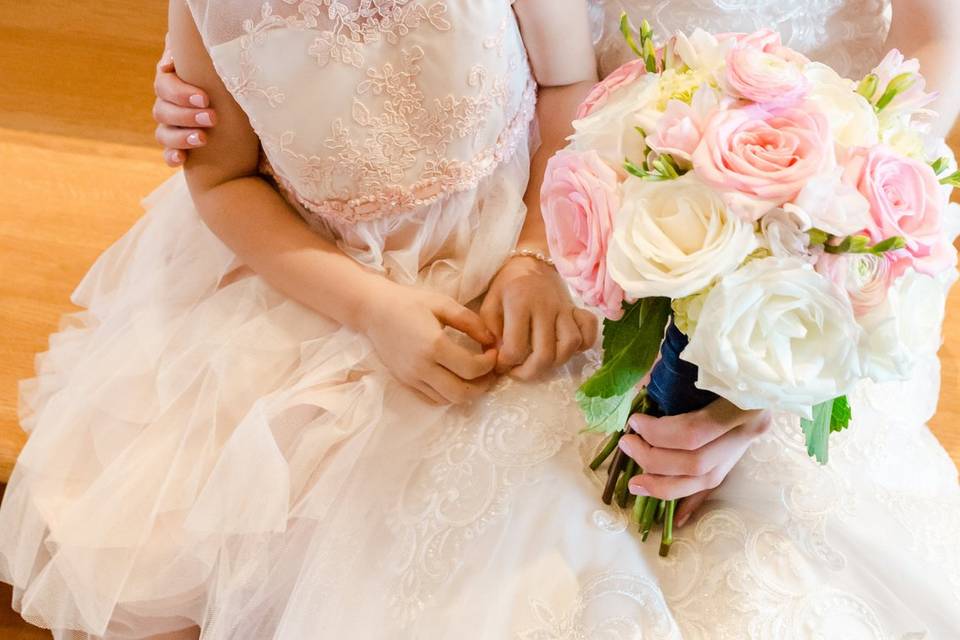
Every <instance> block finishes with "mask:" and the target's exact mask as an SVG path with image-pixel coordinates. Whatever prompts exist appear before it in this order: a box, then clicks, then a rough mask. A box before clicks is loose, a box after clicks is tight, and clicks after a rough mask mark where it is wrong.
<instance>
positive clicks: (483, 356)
mask: <svg viewBox="0 0 960 640" xmlns="http://www.w3.org/2000/svg"><path fill="white" fill-rule="evenodd" d="M444 338H446V339H444V340H441V341H440V342H439V343H438V344H437V347H436V351H435V357H436V359H437V363H438V364H440V365H442V366H443V367H445V368H447V369H449V370H450V371H451V372H453V373H454V374H456V375H457V376H459V377H461V378H463V379H464V380H476V379H477V378H482V377H483V376H485V375H487V374H488V373H490V372H491V371H493V368H494V367H495V366H496V365H497V350H496V349H492V348H491V349H487V350H486V351H484V352H483V353H474V352H472V351H469V350H468V349H467V348H465V347H463V346H461V345H459V344H457V343H456V342H454V341H453V340H451V339H449V338H447V337H446V336H444Z"/></svg>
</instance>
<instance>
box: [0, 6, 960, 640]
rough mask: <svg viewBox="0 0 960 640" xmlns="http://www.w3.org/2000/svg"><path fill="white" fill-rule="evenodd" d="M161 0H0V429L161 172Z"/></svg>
mask: <svg viewBox="0 0 960 640" xmlns="http://www.w3.org/2000/svg"><path fill="white" fill-rule="evenodd" d="M165 7H166V2H165V1H162V0H140V1H139V2H130V1H129V0H98V1H97V2H94V1H93V0H34V1H33V2H18V1H15V0H0V327H2V329H0V332H2V340H0V431H6V432H14V427H15V425H16V423H17V417H16V384H17V380H19V379H22V378H25V377H28V376H29V375H31V371H32V362H33V357H34V354H36V353H37V352H40V351H43V350H44V349H45V348H46V340H47V335H48V334H49V333H50V332H51V331H53V330H55V329H56V326H57V320H58V318H59V316H60V315H61V314H62V313H64V312H65V311H68V310H70V308H71V306H70V303H69V299H68V298H69V294H70V291H71V290H72V288H73V287H74V286H75V285H76V283H77V282H78V281H79V280H80V278H81V277H82V275H83V274H84V272H85V271H86V270H87V269H88V268H89V266H90V264H91V263H92V262H93V260H94V259H95V258H96V256H97V255H98V254H99V253H100V252H101V251H102V250H103V249H104V248H105V247H106V246H107V245H109V244H110V242H112V241H113V240H114V239H116V238H117V237H119V236H120V235H121V234H122V233H123V232H124V231H125V230H126V229H127V228H128V227H129V226H130V225H131V224H132V222H133V221H134V220H135V219H136V218H137V217H138V216H139V215H140V207H139V204H138V202H139V200H140V198H142V197H143V196H145V195H146V194H147V193H149V192H150V190H151V189H152V188H153V187H154V186H156V185H157V184H158V183H160V182H161V181H162V180H163V179H164V178H165V177H167V176H169V175H170V173H171V172H170V170H169V169H167V168H166V167H165V166H164V165H163V163H162V161H161V159H160V154H159V151H158V150H157V149H156V148H154V146H153V142H152V125H151V122H150V105H151V103H152V96H151V88H150V82H151V79H152V75H153V65H154V62H155V61H156V59H157V57H158V56H159V54H160V51H161V48H162V45H161V43H162V39H163V31H164V22H165V19H164V14H165ZM958 142H960V139H958ZM950 306H951V311H950V313H949V315H948V321H947V326H946V343H945V345H944V347H943V350H942V352H941V354H942V356H943V361H944V367H943V392H942V396H941V404H940V411H939V414H938V415H937V418H936V419H935V421H934V424H933V428H934V431H935V432H936V433H937V435H938V437H939V438H940V440H941V441H942V442H943V443H944V445H945V446H946V448H947V449H948V450H949V451H950V452H951V455H952V456H953V458H954V460H955V461H957V462H958V463H960V287H958V288H955V290H954V293H953V296H952V297H951V301H950ZM18 444H19V443H9V442H7V444H6V446H8V447H10V446H17V445H18ZM2 446H4V444H3V441H2V438H0V447H2ZM2 457H3V456H2V452H0V458H2ZM2 475H5V474H3V470H2V469H0V476H2ZM9 600H10V592H9V590H8V589H6V590H5V589H4V588H3V587H0V640H27V639H32V638H45V637H49V636H48V635H47V634H45V633H43V632H41V631H39V630H35V629H32V628H31V627H28V626H27V625H23V624H21V623H19V621H18V619H17V618H16V616H15V615H14V614H13V613H12V612H10V611H9V609H7V608H6V603H8V602H9Z"/></svg>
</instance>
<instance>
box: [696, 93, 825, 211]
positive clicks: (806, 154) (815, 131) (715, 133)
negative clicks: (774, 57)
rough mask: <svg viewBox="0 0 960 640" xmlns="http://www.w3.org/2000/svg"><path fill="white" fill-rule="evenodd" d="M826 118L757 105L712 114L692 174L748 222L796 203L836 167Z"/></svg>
mask: <svg viewBox="0 0 960 640" xmlns="http://www.w3.org/2000/svg"><path fill="white" fill-rule="evenodd" d="M833 147H834V145H833V140H832V137H831V134H830V126H829V123H828V121H827V118H826V116H824V115H823V114H822V113H820V112H819V111H816V110H813V109H811V108H807V107H806V106H805V107H804V108H794V109H775V110H766V109H762V108H759V107H757V106H751V107H746V108H741V109H731V110H727V111H719V112H716V113H714V114H713V115H712V116H711V117H710V118H709V119H708V120H707V124H706V127H705V130H704V134H703V139H702V140H701V141H700V145H699V146H698V147H697V149H696V151H694V153H693V165H694V171H696V173H697V175H699V176H700V178H701V179H702V180H703V181H704V182H705V183H707V184H708V185H710V186H711V187H713V188H715V189H717V190H719V191H722V192H723V193H724V194H725V197H726V198H727V201H728V204H729V206H730V207H731V208H732V209H733V210H734V211H736V212H737V213H738V214H739V215H740V216H742V217H744V218H746V219H748V220H757V219H759V218H760V217H761V216H762V215H763V214H764V213H766V212H767V211H769V210H770V209H772V208H774V207H779V206H782V205H783V204H785V203H787V202H791V201H793V200H794V199H795V198H796V197H797V195H798V194H799V193H800V191H801V190H802V189H803V187H804V185H806V184H807V182H808V181H809V180H810V179H811V178H813V177H814V176H817V175H820V174H822V173H823V172H824V171H827V170H830V169H832V168H834V167H835V166H836V156H835V153H834V148H833Z"/></svg>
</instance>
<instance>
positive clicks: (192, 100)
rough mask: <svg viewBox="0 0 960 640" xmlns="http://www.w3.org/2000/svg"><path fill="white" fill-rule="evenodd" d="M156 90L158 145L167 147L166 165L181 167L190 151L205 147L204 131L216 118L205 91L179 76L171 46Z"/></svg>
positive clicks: (159, 66) (159, 65)
mask: <svg viewBox="0 0 960 640" xmlns="http://www.w3.org/2000/svg"><path fill="white" fill-rule="evenodd" d="M168 40H169V38H168ZM153 91H154V93H155V94H156V95H157V99H156V101H155V102H154V103H153V119H154V120H156V121H157V129H156V137H157V142H159V143H160V144H161V146H163V148H164V149H163V159H164V160H165V161H166V163H167V164H168V165H169V166H171V167H178V166H180V165H182V164H183V163H184V160H186V153H185V152H186V151H187V150H189V149H195V148H197V147H202V146H203V145H205V144H206V142H207V138H206V134H205V133H204V132H203V130H204V129H207V128H209V127H212V126H213V125H214V124H215V123H216V120H217V115H216V113H215V112H214V110H213V109H209V108H208V107H209V106H210V100H209V98H208V97H207V94H206V92H205V91H204V90H203V89H198V88H197V87H194V86H192V85H189V84H187V83H186V82H184V81H183V80H181V79H180V77H179V76H178V75H177V70H176V67H175V66H174V63H173V54H172V53H171V52H170V49H169V44H168V48H167V49H166V50H165V51H164V52H163V56H162V57H161V58H160V62H159V63H157V74H156V77H155V78H154V81H153Z"/></svg>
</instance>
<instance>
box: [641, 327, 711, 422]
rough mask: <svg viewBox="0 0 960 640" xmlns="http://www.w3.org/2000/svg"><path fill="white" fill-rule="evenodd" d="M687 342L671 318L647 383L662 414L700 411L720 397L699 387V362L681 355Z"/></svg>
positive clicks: (671, 414) (670, 414) (650, 393)
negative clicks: (691, 361) (697, 364)
mask: <svg viewBox="0 0 960 640" xmlns="http://www.w3.org/2000/svg"><path fill="white" fill-rule="evenodd" d="M687 342H689V341H688V340H687V336H685V335H683V333H681V332H680V330H679V329H677V326H676V325H675V324H673V323H672V322H671V323H670V325H669V326H668V327H667V333H666V336H665V337H664V340H663V344H662V345H661V346H660V361H659V362H657V364H656V365H655V366H654V367H653V372H652V373H651V374H650V384H648V385H647V397H648V398H650V399H651V400H653V401H654V403H655V404H656V407H657V408H658V409H659V413H660V414H661V415H665V416H675V415H679V414H681V413H690V412H691V411H697V410H699V409H702V408H704V407H705V406H707V405H708V404H710V403H711V402H713V401H714V400H716V399H717V398H718V397H719V396H717V394H715V393H713V392H712V391H705V390H703V389H698V388H697V386H696V384H695V383H696V381H697V366H696V365H695V364H692V363H690V362H687V361H686V360H681V359H680V353H681V352H682V351H683V350H684V348H686V346H687Z"/></svg>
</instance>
